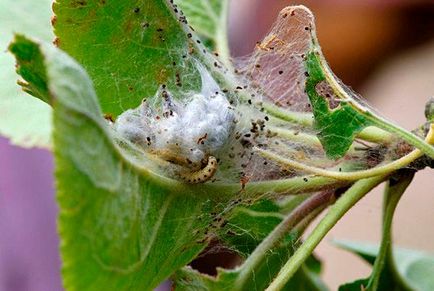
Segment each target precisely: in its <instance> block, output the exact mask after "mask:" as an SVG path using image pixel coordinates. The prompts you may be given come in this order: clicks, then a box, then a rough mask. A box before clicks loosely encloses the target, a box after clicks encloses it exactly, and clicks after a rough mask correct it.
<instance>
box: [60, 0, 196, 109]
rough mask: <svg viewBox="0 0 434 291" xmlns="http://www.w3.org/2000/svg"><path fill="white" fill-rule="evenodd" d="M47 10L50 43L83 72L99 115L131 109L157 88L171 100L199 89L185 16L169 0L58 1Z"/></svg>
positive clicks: (150, 95) (152, 93)
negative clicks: (53, 37) (53, 39)
mask: <svg viewBox="0 0 434 291" xmlns="http://www.w3.org/2000/svg"><path fill="white" fill-rule="evenodd" d="M53 10H54V12H55V15H56V17H57V21H56V22H55V24H54V28H55V34H56V36H57V37H58V39H57V41H56V42H57V43H58V45H59V47H60V48H62V49H63V50H64V51H66V52H67V53H68V54H70V55H71V56H72V57H74V58H75V59H76V60H77V61H78V62H79V63H80V64H82V65H83V67H84V68H85V69H86V70H87V71H88V73H89V75H90V76H91V79H92V80H93V82H94V86H95V89H96V92H97V95H98V98H99V101H100V105H101V107H102V110H103V112H104V113H107V114H111V115H113V117H116V116H117V115H119V114H120V113H122V112H123V111H125V110H127V109H129V108H136V107H137V106H138V105H139V104H140V102H141V101H142V100H143V98H149V97H152V96H153V95H154V94H155V92H156V91H157V89H158V87H159V86H160V85H162V84H166V85H167V86H168V88H169V90H170V91H171V92H172V93H174V95H175V96H176V95H178V94H177V93H178V92H182V91H184V92H185V91H188V90H191V89H197V88H198V87H199V85H200V77H199V76H198V74H197V73H196V70H195V67H194V64H193V63H192V60H191V58H190V54H189V52H190V53H191V49H192V46H191V40H189V38H188V37H187V35H186V33H185V32H184V30H183V29H184V28H183V25H184V22H186V20H185V17H184V16H182V15H181V12H180V11H179V10H176V9H175V8H173V7H172V6H171V4H170V3H169V1H165V0H137V1H108V0H87V1H76V0H59V1H56V2H55V3H54V4H53ZM189 41H190V44H189Z"/></svg>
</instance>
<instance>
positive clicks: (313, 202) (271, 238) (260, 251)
mask: <svg viewBox="0 0 434 291" xmlns="http://www.w3.org/2000/svg"><path fill="white" fill-rule="evenodd" d="M333 194H334V191H324V192H321V193H318V194H314V195H313V196H312V197H309V198H308V199H306V200H305V201H304V202H303V203H301V204H300V205H299V206H298V207H296V208H295V209H294V210H293V211H291V213H290V214H289V215H288V216H287V217H286V218H285V219H284V220H282V222H281V223H279V225H278V226H276V227H275V228H274V229H273V231H272V232H271V233H270V234H269V235H268V236H267V237H266V238H265V239H264V240H263V241H262V242H261V243H260V244H259V245H258V246H257V247H256V249H255V250H254V251H253V253H251V254H250V256H249V257H248V258H247V260H246V261H245V262H244V264H243V265H241V267H240V273H239V275H238V278H237V280H236V281H235V284H234V285H235V289H242V286H243V285H244V283H245V282H246V281H247V280H248V278H249V276H250V274H251V273H252V272H254V270H255V269H256V268H257V267H258V266H259V265H260V264H261V262H263V260H264V258H265V257H266V256H267V252H269V251H270V250H271V249H272V248H273V247H274V246H275V245H276V244H277V243H278V242H280V241H282V239H283V238H284V237H285V235H286V234H288V233H289V231H290V230H291V229H292V228H293V227H294V226H296V225H297V223H299V222H300V221H302V220H303V218H305V217H306V216H308V215H309V214H310V213H311V212H312V211H314V210H315V209H317V208H319V207H324V206H325V205H329V204H330V203H331V202H332V201H333V200H334V199H332V198H333V197H334V196H333Z"/></svg>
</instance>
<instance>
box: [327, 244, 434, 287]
mask: <svg viewBox="0 0 434 291" xmlns="http://www.w3.org/2000/svg"><path fill="white" fill-rule="evenodd" d="M334 243H335V244H336V245H337V246H338V247H340V248H343V249H345V250H348V251H350V252H352V253H355V254H357V255H358V256H360V257H361V258H363V259H364V260H366V261H367V262H368V263H370V264H373V262H374V261H375V258H376V257H377V254H378V250H379V246H378V245H374V244H368V243H359V242H351V241H343V240H339V241H335V242H334ZM393 255H394V260H395V263H396V267H397V270H398V272H399V275H400V278H401V279H402V280H403V282H396V281H394V282H391V284H392V283H393V284H395V286H398V288H401V289H399V290H402V289H403V288H404V290H406V289H410V290H420V291H429V290H434V278H433V276H432V274H433V272H434V255H433V254H430V253H426V252H421V251H415V250H409V249H403V248H394V249H393ZM379 290H384V289H381V287H380V289H379Z"/></svg>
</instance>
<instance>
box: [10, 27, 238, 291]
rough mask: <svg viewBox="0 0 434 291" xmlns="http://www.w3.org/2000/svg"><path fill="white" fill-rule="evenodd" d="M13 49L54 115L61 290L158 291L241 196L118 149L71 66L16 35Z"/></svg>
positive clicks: (89, 89) (83, 76) (86, 83)
mask: <svg viewBox="0 0 434 291" xmlns="http://www.w3.org/2000/svg"><path fill="white" fill-rule="evenodd" d="M10 49H11V51H12V52H13V53H14V54H15V56H16V58H17V65H18V69H19V70H18V71H20V72H23V71H25V72H27V74H26V75H23V76H22V77H23V78H24V79H25V80H26V81H27V82H29V86H27V87H28V88H43V87H44V86H41V84H45V86H46V88H48V90H47V91H46V92H49V96H45V95H44V96H45V97H46V100H49V101H51V103H52V104H53V108H54V137H53V140H54V154H55V162H56V181H57V183H56V186H57V198H58V203H59V205H60V216H59V232H60V235H61V254H62V260H63V270H62V273H63V279H64V285H65V288H66V289H68V290H152V289H153V288H154V287H155V286H157V285H158V284H159V283H160V282H161V281H162V280H164V279H166V278H167V277H168V276H170V275H171V274H172V273H173V272H174V271H175V270H176V269H178V268H180V267H182V266H184V265H185V264H187V263H188V262H190V261H191V260H192V259H193V258H194V257H195V256H196V255H197V254H198V253H199V252H200V251H201V250H202V249H203V248H204V246H205V245H206V243H207V239H208V238H209V234H210V233H212V232H213V229H214V228H217V227H218V225H216V224H213V221H215V214H214V215H213V214H211V213H221V212H222V208H223V207H224V206H225V205H227V204H228V203H229V202H228V201H229V200H230V199H231V198H232V196H234V195H236V192H235V193H224V192H223V193H222V192H219V195H216V194H215V190H214V191H213V189H212V187H211V186H209V187H206V186H203V185H202V186H200V187H195V186H188V185H185V184H182V183H180V182H177V181H174V180H170V179H168V178H164V177H163V176H161V175H160V174H157V172H156V170H155V169H156V167H155V165H153V164H152V163H151V162H149V160H147V159H146V155H145V154H143V153H139V154H138V153H137V152H135V151H136V150H135V149H134V148H131V147H130V146H129V144H128V143H125V142H122V141H119V142H115V140H116V138H115V136H114V135H113V132H111V130H110V128H109V126H108V124H107V123H106V121H105V120H104V119H103V118H102V117H101V116H102V112H101V109H100V107H99V104H98V100H97V97H96V94H95V91H94V89H93V86H92V83H91V81H90V79H89V77H88V75H87V73H86V72H85V71H84V70H83V68H82V67H80V66H79V65H78V64H77V63H76V62H75V61H74V60H72V59H71V58H70V57H69V56H67V55H66V54H65V53H63V52H61V51H59V50H58V49H56V48H54V47H52V46H50V45H46V44H43V43H42V44H40V43H37V42H34V41H32V40H30V39H28V38H25V37H23V36H20V35H18V36H16V38H15V40H14V42H13V43H12V44H11V46H10ZM35 56H36V57H35ZM32 57H35V58H32ZM40 61H42V63H40ZM38 63H39V64H41V65H42V67H40V68H37V67H36V64H38ZM29 76H30V77H29ZM34 80H38V82H33V81H34ZM39 81H41V82H39ZM153 170H155V171H153Z"/></svg>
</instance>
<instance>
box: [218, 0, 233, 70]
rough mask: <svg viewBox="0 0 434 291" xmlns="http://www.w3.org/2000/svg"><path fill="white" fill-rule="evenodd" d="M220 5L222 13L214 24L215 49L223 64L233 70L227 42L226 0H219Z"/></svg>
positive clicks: (227, 6) (227, 9)
mask: <svg viewBox="0 0 434 291" xmlns="http://www.w3.org/2000/svg"><path fill="white" fill-rule="evenodd" d="M221 5H222V9H221V11H222V13H221V15H220V19H219V23H218V25H217V26H216V27H217V31H216V34H217V35H216V37H215V41H216V49H217V52H218V53H219V55H220V57H221V60H222V62H223V64H224V65H225V66H226V68H228V69H229V70H233V66H232V62H231V53H230V49H229V42H228V35H227V32H228V12H229V4H228V0H221Z"/></svg>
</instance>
